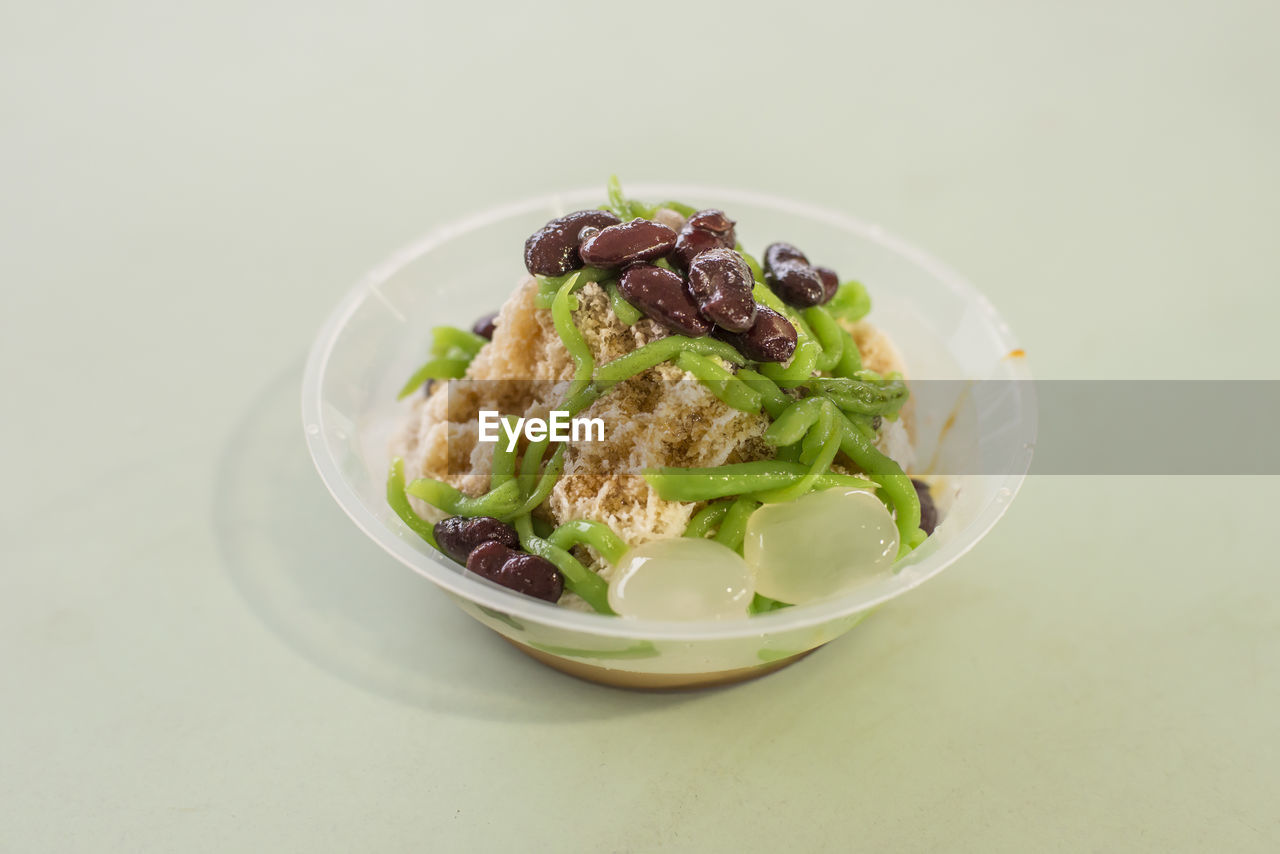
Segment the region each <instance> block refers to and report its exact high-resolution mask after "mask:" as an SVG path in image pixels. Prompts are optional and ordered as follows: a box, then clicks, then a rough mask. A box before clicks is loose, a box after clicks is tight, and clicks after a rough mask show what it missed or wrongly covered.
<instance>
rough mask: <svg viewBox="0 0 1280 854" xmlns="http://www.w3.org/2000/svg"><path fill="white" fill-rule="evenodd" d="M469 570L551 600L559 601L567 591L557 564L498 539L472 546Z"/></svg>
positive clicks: (525, 592) (468, 559)
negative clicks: (510, 546)
mask: <svg viewBox="0 0 1280 854" xmlns="http://www.w3.org/2000/svg"><path fill="white" fill-rule="evenodd" d="M467 572H473V573H475V574H476V575H478V576H480V577H481V578H487V579H489V580H490V581H492V582H493V583H494V584H501V585H502V586H503V587H506V588H509V589H511V590H514V591H516V592H517V593H523V594H524V595H526V596H532V597H533V598H535V599H544V600H546V601H547V602H556V601H558V600H559V599H560V594H562V593H563V592H564V576H563V575H561V574H560V570H558V569H556V567H555V564H553V563H552V562H551V561H549V560H547V559H546V558H542V557H538V556H537V555H531V554H526V553H524V552H518V551H515V550H513V549H510V548H507V547H506V546H504V545H503V544H502V543H498V542H488V543H482V544H480V545H478V546H476V547H475V548H474V549H472V551H471V554H470V555H469V556H468V557H467Z"/></svg>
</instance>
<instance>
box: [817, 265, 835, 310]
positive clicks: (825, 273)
mask: <svg viewBox="0 0 1280 854" xmlns="http://www.w3.org/2000/svg"><path fill="white" fill-rule="evenodd" d="M813 271H814V272H815V273H817V274H818V278H820V279H822V302H823V303H828V302H831V298H832V297H833V296H835V295H836V291H838V290H840V277H839V276H837V275H836V271H835V270H833V269H831V268H830V267H814V268H813Z"/></svg>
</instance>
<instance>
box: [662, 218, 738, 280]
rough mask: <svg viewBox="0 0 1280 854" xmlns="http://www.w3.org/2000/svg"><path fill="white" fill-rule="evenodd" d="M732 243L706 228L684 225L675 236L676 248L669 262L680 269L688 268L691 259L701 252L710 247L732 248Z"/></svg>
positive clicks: (708, 249)
mask: <svg viewBox="0 0 1280 854" xmlns="http://www.w3.org/2000/svg"><path fill="white" fill-rule="evenodd" d="M732 248H733V244H732V243H725V241H724V238H723V237H720V236H719V235H717V234H714V233H712V232H710V231H707V230H706V229H702V228H694V227H693V226H691V225H685V227H684V228H682V229H680V236H679V237H678V238H676V250H675V252H674V253H672V255H671V263H672V264H674V265H675V266H677V267H679V268H680V269H682V270H687V269H689V265H690V264H692V263H693V259H694V258H697V257H698V256H699V255H701V254H702V253H703V252H710V251H711V250H712V249H732Z"/></svg>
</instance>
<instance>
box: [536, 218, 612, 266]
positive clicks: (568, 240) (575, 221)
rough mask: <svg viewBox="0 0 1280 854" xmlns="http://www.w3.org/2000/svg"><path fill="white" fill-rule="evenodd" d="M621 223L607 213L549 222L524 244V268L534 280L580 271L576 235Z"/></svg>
mask: <svg viewBox="0 0 1280 854" xmlns="http://www.w3.org/2000/svg"><path fill="white" fill-rule="evenodd" d="M619 222H622V220H620V219H618V217H617V216H615V215H614V214H612V213H610V212H609V211H601V210H587V211H574V212H573V213H571V214H565V215H564V216H562V217H560V218H558V219H553V220H551V222H549V223H547V224H546V225H544V226H543V227H542V228H540V229H538V230H537V231H535V232H534V233H533V234H531V235H529V239H528V240H526V241H525V242H524V266H525V269H527V270H528V271H529V272H530V273H532V274H533V275H535V276H563V275H564V274H565V273H569V272H572V271H573V270H577V269H579V268H581V267H582V258H581V257H580V256H579V255H578V234H579V233H580V232H581V231H582V229H583V228H585V227H587V226H592V227H594V228H605V227H606V226H610V225H615V224H617V223H619Z"/></svg>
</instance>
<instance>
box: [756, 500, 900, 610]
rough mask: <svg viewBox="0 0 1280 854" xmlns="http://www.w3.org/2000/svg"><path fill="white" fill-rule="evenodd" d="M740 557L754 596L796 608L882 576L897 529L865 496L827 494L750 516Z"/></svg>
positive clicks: (894, 551)
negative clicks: (752, 577) (750, 577)
mask: <svg viewBox="0 0 1280 854" xmlns="http://www.w3.org/2000/svg"><path fill="white" fill-rule="evenodd" d="M744 553H745V555H746V559H747V563H748V564H749V565H750V567H751V568H752V569H753V570H754V571H755V576H756V592H758V593H760V594H761V595H762V596H768V597H770V598H772V599H777V600H779V601H781V602H790V603H791V604H793V605H800V604H803V603H805V602H813V601H815V600H817V599H822V598H825V597H827V596H830V595H832V594H834V593H839V592H841V591H843V590H848V589H849V588H851V587H855V586H857V585H858V584H859V583H861V582H863V581H866V580H868V579H870V578H872V577H873V576H876V575H878V574H880V573H883V572H887V571H888V570H889V568H890V567H891V566H892V565H893V561H894V559H895V558H896V557H897V555H898V529H897V528H896V527H894V524H893V517H892V516H891V515H890V514H889V511H888V509H886V508H885V506H884V504H883V503H881V501H880V499H878V498H876V497H875V496H874V495H872V494H871V493H870V492H864V491H862V490H849V489H828V490H824V491H822V492H813V493H810V494H809V495H806V496H803V497H802V498H798V499H796V500H795V501H788V502H784V503H781V504H766V505H765V506H763V507H761V508H760V509H759V510H757V511H756V512H755V513H753V514H751V518H750V519H749V520H748V522H747V539H746V543H745V548H744Z"/></svg>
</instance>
